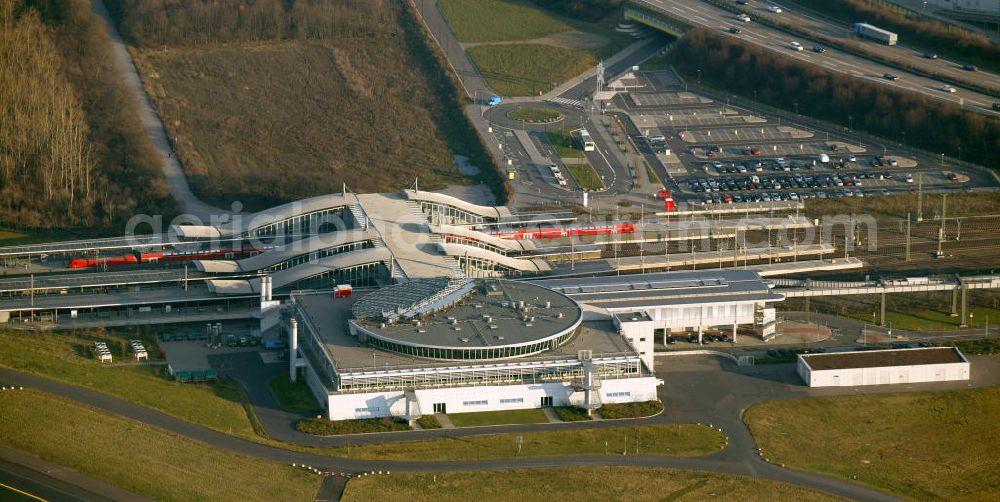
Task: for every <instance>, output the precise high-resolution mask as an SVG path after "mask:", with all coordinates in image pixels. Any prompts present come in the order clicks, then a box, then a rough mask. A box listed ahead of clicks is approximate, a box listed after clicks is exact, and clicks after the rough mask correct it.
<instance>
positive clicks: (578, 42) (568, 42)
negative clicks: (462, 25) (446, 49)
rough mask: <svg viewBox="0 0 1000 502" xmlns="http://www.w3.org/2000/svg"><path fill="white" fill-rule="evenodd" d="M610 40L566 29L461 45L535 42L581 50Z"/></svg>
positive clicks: (601, 45)
mask: <svg viewBox="0 0 1000 502" xmlns="http://www.w3.org/2000/svg"><path fill="white" fill-rule="evenodd" d="M608 43H610V40H608V37H605V36H604V35H598V34H596V33H585V32H582V31H567V32H563V33H556V34H553V35H546V36H544V37H539V38H532V39H530V40H508V41H499V42H468V43H463V44H462V47H464V48H466V49H468V48H469V47H476V46H479V45H508V44H537V45H552V46H555V47H565V48H567V49H582V50H592V49H600V48H601V47H604V46H605V45H608Z"/></svg>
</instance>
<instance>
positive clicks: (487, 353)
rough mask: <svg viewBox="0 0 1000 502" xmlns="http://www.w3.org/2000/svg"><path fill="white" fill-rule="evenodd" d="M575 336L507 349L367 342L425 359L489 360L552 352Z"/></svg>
mask: <svg viewBox="0 0 1000 502" xmlns="http://www.w3.org/2000/svg"><path fill="white" fill-rule="evenodd" d="M572 335H573V332H572V331H569V332H567V333H564V334H563V335H561V336H559V337H558V338H555V339H550V340H546V341H541V342H537V343H532V344H528V345H519V346H507V347H485V348H476V349H461V348H437V347H414V346H412V345H404V344H401V343H396V342H392V341H389V340H384V339H381V338H376V337H373V336H368V337H367V342H368V344H369V345H371V346H373V347H377V348H380V349H382V350H388V351H391V352H397V353H400V354H406V355H409V356H415V357H423V358H427V359H447V360H488V359H505V358H508V357H520V356H526V355H530V354H537V353H539V352H542V351H545V350H550V349H554V348H556V347H558V346H559V345H562V344H563V342H565V341H566V340H568V339H569V338H570V336H572Z"/></svg>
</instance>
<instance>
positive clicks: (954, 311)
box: [951, 288, 958, 317]
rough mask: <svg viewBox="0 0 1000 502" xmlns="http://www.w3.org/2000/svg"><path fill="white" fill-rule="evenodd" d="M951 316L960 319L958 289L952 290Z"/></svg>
mask: <svg viewBox="0 0 1000 502" xmlns="http://www.w3.org/2000/svg"><path fill="white" fill-rule="evenodd" d="M951 316H952V317H958V288H955V289H953V290H951Z"/></svg>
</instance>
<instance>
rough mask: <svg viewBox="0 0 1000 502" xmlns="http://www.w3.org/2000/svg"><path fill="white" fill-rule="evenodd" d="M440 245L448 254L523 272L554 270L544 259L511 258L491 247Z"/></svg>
mask: <svg viewBox="0 0 1000 502" xmlns="http://www.w3.org/2000/svg"><path fill="white" fill-rule="evenodd" d="M438 246H439V247H440V248H441V251H443V252H444V254H446V255H448V256H455V257H462V256H469V257H470V258H477V259H480V260H488V261H492V262H494V263H496V264H499V265H502V266H504V267H507V268H510V269H513V270H518V271H521V272H545V271H548V270H552V267H550V266H549V264H548V263H546V262H545V261H544V260H538V259H535V260H528V259H524V258H511V257H509V256H504V255H502V254H500V253H496V252H493V251H490V250H489V249H483V248H481V247H476V246H468V245H465V244H455V243H440V244H438Z"/></svg>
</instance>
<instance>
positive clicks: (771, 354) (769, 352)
mask: <svg viewBox="0 0 1000 502" xmlns="http://www.w3.org/2000/svg"><path fill="white" fill-rule="evenodd" d="M767 355H768V356H769V357H778V351H777V350H774V349H767Z"/></svg>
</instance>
